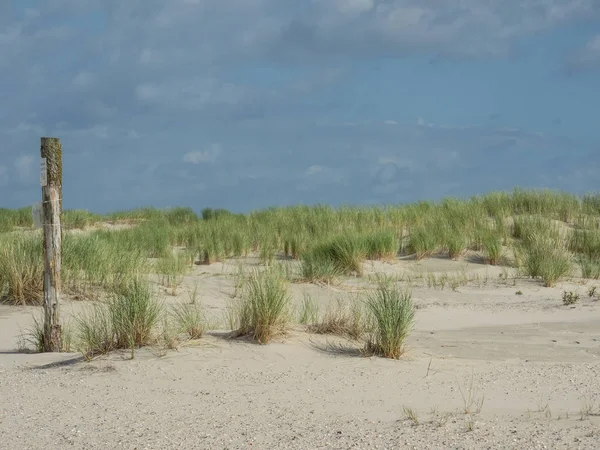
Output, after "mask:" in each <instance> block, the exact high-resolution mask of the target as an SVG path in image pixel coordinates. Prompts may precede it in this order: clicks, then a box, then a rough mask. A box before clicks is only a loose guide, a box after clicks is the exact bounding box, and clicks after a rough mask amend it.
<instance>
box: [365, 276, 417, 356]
mask: <svg viewBox="0 0 600 450" xmlns="http://www.w3.org/2000/svg"><path fill="white" fill-rule="evenodd" d="M364 302H365V306H366V310H367V312H368V315H369V321H370V323H371V324H372V326H371V327H370V328H371V331H370V333H369V334H368V337H367V339H366V342H365V352H366V353H367V354H372V355H379V356H383V357H385V358H392V359H398V358H400V357H401V356H402V354H403V353H404V351H405V342H406V338H407V337H408V335H409V333H410V331H411V330H412V327H413V325H414V319H415V308H414V305H413V302H412V295H411V292H410V291H409V290H403V289H401V288H399V287H398V286H397V285H395V284H394V282H393V281H392V280H391V279H389V278H385V277H380V278H379V279H378V281H377V287H376V288H375V289H374V290H371V291H369V292H368V293H367V294H366V295H365V300H364Z"/></svg>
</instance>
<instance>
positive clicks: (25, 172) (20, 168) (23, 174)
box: [15, 155, 34, 183]
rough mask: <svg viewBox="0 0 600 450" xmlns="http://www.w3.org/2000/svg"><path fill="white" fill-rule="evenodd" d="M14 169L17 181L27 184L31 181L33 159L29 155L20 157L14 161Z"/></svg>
mask: <svg viewBox="0 0 600 450" xmlns="http://www.w3.org/2000/svg"><path fill="white" fill-rule="evenodd" d="M15 169H16V170H17V175H18V177H19V180H20V181H22V182H24V183H27V182H30V181H32V178H33V173H34V159H33V156H31V155H22V156H19V157H18V158H17V159H16V160H15Z"/></svg>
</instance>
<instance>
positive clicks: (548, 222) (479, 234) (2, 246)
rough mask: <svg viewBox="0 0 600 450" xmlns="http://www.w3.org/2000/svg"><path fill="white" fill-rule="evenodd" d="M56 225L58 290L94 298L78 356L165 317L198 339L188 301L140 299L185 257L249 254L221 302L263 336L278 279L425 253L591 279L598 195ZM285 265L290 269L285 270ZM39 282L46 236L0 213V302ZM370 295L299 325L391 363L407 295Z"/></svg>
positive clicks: (197, 316)
mask: <svg viewBox="0 0 600 450" xmlns="http://www.w3.org/2000/svg"><path fill="white" fill-rule="evenodd" d="M101 222H102V223H101ZM63 224H64V228H65V231H64V235H63V265H62V286H63V291H64V292H65V294H66V295H68V296H70V297H71V298H75V299H82V300H93V301H94V302H95V303H93V304H92V305H90V308H88V309H87V310H86V312H85V314H84V315H83V316H82V317H80V318H79V320H78V321H77V323H76V324H75V325H76V326H75V327H74V342H77V345H78V348H79V347H81V348H82V349H83V350H82V351H83V352H84V354H86V355H95V354H98V353H103V352H106V351H110V350H111V349H114V348H121V347H123V346H127V348H136V347H137V346H140V345H146V343H148V342H151V341H152V339H155V338H156V336H157V335H158V334H159V329H160V325H161V323H166V322H169V324H170V325H169V326H170V327H171V324H172V327H173V330H174V333H181V334H185V335H186V336H188V338H190V339H195V338H197V337H200V336H202V335H203V333H204V331H205V330H206V326H207V325H206V322H205V321H204V317H203V312H202V310H201V308H200V307H199V306H189V305H185V306H179V307H177V308H178V309H174V310H171V311H170V312H168V313H167V312H165V311H164V308H163V307H162V306H161V305H159V302H158V303H156V302H157V300H156V302H155V300H154V299H153V297H154V296H153V295H152V296H150V297H148V295H149V294H148V292H149V291H148V289H149V288H148V286H147V284H146V280H147V279H148V276H149V275H155V276H156V275H157V276H158V281H159V283H161V284H162V285H163V286H165V287H166V288H167V289H168V290H169V291H170V293H171V294H176V293H177V289H178V287H179V286H180V285H181V282H182V280H183V278H184V276H185V275H186V274H187V272H188V271H189V270H190V268H191V267H193V264H211V263H214V262H218V261H225V260H227V259H231V258H241V257H246V256H253V257H256V258H258V261H259V262H260V265H261V266H262V267H261V268H260V269H257V270H256V271H255V272H253V273H251V274H250V275H249V276H245V275H244V276H242V277H240V278H239V280H238V281H239V283H237V284H239V285H238V286H237V287H238V288H239V289H238V292H239V294H240V295H239V297H236V298H235V299H234V301H233V302H232V305H230V306H231V308H230V319H231V328H232V329H234V330H235V334H236V335H249V336H251V337H252V338H254V339H256V340H257V341H259V342H261V343H266V342H268V341H269V340H270V339H272V337H273V336H275V335H277V334H278V333H280V332H282V331H283V330H285V328H286V325H287V322H288V321H289V320H290V314H291V308H290V296H289V293H288V290H287V286H286V283H287V281H290V280H291V281H304V282H312V283H325V284H333V283H336V282H339V281H341V280H342V279H343V278H344V277H366V275H365V272H366V271H367V272H368V271H369V268H370V267H371V266H370V265H368V264H365V262H367V261H390V260H396V259H397V258H399V257H400V258H416V259H417V260H420V259H423V258H427V257H434V256H435V257H438V258H449V259H452V260H457V259H460V258H463V257H464V258H465V259H467V260H468V261H477V260H478V259H477V258H475V259H471V258H473V257H474V256H476V255H479V261H481V262H484V263H486V264H490V265H500V266H503V268H502V270H504V271H506V273H508V270H509V269H508V268H507V266H512V267H513V268H514V269H511V271H513V272H515V273H518V275H522V276H526V277H531V278H533V279H536V280H539V281H540V282H541V283H543V284H544V285H545V286H554V285H556V284H557V283H559V282H560V281H561V280H564V279H565V278H567V277H569V276H572V275H573V274H576V273H580V274H581V276H582V277H583V278H588V279H591V278H593V279H600V195H598V194H594V195H587V196H583V197H576V196H573V195H569V194H565V193H557V192H552V191H531V190H522V189H515V190H514V191H512V192H495V193H490V194H486V195H481V196H477V197H473V198H470V199H464V200H460V199H454V198H449V199H445V200H443V201H440V202H437V203H434V202H419V203H414V204H407V205H397V206H372V207H350V206H342V207H339V208H332V207H329V206H325V205H316V206H294V207H284V208H270V209H267V210H261V211H253V212H251V213H249V214H246V215H243V214H234V213H231V212H229V211H226V210H222V209H211V208H206V209H204V210H202V211H201V214H199V215H198V214H196V213H195V212H194V211H193V210H191V209H190V208H172V209H167V210H160V209H156V208H140V209H137V210H132V211H122V212H116V213H112V214H108V215H99V214H94V213H90V212H87V211H82V210H65V211H64V212H63ZM80 230H85V231H84V232H82V231H80ZM284 259H286V260H289V261H291V263H286V264H285V265H282V264H281V260H284ZM265 267H266V269H265ZM283 267H285V268H286V271H283V270H282V268H283ZM263 269H265V270H263ZM576 269H577V272H576V271H575V270H576ZM402 276H404V277H413V281H414V279H416V278H417V277H419V276H420V277H421V279H422V280H424V281H425V282H426V284H427V285H428V286H430V287H433V288H440V289H444V288H445V287H446V286H449V287H451V288H452V289H454V290H456V289H458V287H460V286H463V285H465V284H466V283H468V282H471V281H473V280H471V279H470V278H468V277H467V276H466V274H463V275H460V274H458V275H456V276H448V275H447V274H429V275H422V274H410V275H402ZM42 280H43V253H42V233H41V231H40V230H32V219H31V210H30V208H21V209H18V210H8V209H0V299H2V301H4V302H7V303H12V304H17V305H40V304H41V300H42ZM388 281H389V280H388ZM406 281H411V280H408V279H406ZM369 295H372V296H371V297H369V299H370V300H369V301H367V302H365V303H360V302H358V303H360V307H358V306H356V305H355V303H356V302H354V303H353V302H345V303H344V304H343V308H342V306H341V304H338V305H334V306H332V307H330V308H329V309H328V310H327V311H325V312H324V315H323V316H322V317H320V316H319V310H318V306H317V304H316V303H315V302H314V301H313V300H310V299H308V298H307V299H305V300H304V303H303V304H302V306H301V308H300V310H299V311H297V319H298V321H299V322H301V323H303V324H305V325H308V326H309V327H310V328H311V329H313V330H314V331H316V332H322V333H336V334H343V335H345V336H349V337H352V338H355V339H363V338H365V339H366V338H368V339H369V341H368V345H367V347H368V349H369V350H370V351H371V352H373V353H376V354H382V355H384V356H389V357H396V356H395V355H398V354H399V353H398V352H400V353H401V350H398V348H401V347H402V345H401V344H400V342H401V341H402V339H404V337H405V336H406V333H404V332H399V331H390V330H393V329H396V330H397V329H399V328H398V327H396V326H395V325H394V326H392V325H390V324H392V323H394V322H393V320H396V319H398V320H399V317H400V316H401V315H403V317H409V314H408V312H406V311H408V310H410V308H409V306H407V305H409V304H410V298H409V297H410V296H409V294H407V293H406V292H400V291H398V290H396V287H394V286H393V283H391V284H390V283H388V284H387V285H385V286H383V287H382V285H380V284H378V285H377V288H376V290H375V291H373V293H371V294H369ZM195 296H196V294H194V297H195ZM402 305H403V306H402ZM127 308H131V309H127ZM136 308H140V309H136ZM336 308H338V309H336ZM402 308H405V309H402ZM406 308H408V309H406ZM143 317H145V319H142V318H143ZM165 317H167V318H168V320H167V319H165ZM393 318H395V319H393ZM392 319H393V320H392ZM165 321H166V322H165ZM378 327H379V328H378ZM394 327H396V328H394ZM163 331H164V330H163ZM396 332H397V333H399V334H394V333H396ZM402 342H403V341H402Z"/></svg>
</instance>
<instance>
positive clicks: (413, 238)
mask: <svg viewBox="0 0 600 450" xmlns="http://www.w3.org/2000/svg"><path fill="white" fill-rule="evenodd" d="M439 237H440V236H439V230H436V229H435V228H433V227H429V226H420V227H416V228H414V229H412V230H411V231H410V234H409V236H408V251H409V253H411V254H414V255H415V257H416V258H417V260H420V259H423V258H425V257H428V256H432V255H433V254H435V253H436V252H437V251H438V250H439V248H440V241H439Z"/></svg>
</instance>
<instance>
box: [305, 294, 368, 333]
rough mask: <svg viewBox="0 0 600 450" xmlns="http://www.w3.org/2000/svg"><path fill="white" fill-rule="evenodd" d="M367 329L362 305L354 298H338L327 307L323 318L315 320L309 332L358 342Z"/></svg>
mask: <svg viewBox="0 0 600 450" xmlns="http://www.w3.org/2000/svg"><path fill="white" fill-rule="evenodd" d="M367 327H368V324H367V322H366V319H365V314H364V310H363V308H362V304H361V303H360V302H358V301H357V300H356V299H354V298H338V299H337V300H336V301H335V302H333V303H331V304H330V305H328V307H327V309H326V310H325V313H324V314H323V317H321V318H319V319H318V320H316V321H315V322H314V323H313V324H312V325H311V326H310V327H309V330H310V331H311V332H312V333H315V334H332V335H336V336H341V337H346V338H350V339H353V340H359V339H360V338H361V337H362V336H363V335H364V333H365V332H366V331H367Z"/></svg>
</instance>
